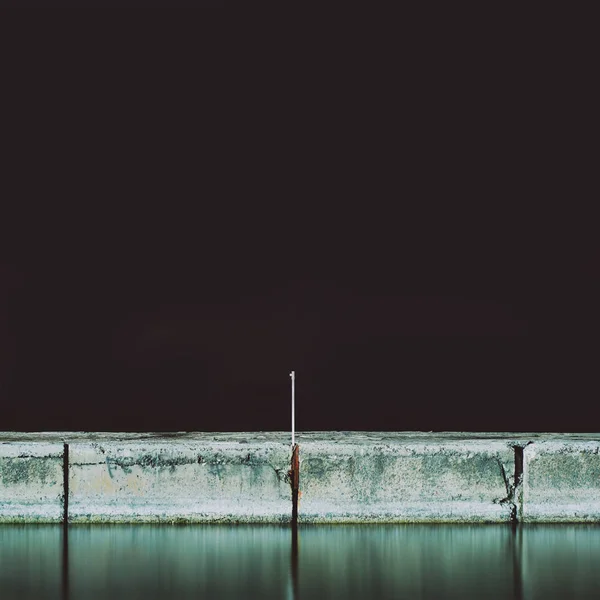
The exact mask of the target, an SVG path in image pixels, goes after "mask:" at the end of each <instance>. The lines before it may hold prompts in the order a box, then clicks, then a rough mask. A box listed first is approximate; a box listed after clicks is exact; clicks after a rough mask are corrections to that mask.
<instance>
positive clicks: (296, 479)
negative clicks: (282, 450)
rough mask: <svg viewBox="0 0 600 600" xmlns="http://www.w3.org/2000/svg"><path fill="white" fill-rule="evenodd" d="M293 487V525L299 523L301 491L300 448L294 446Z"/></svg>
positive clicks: (296, 445)
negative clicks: (299, 497)
mask: <svg viewBox="0 0 600 600" xmlns="http://www.w3.org/2000/svg"><path fill="white" fill-rule="evenodd" d="M290 483H291V485H292V524H293V525H296V524H297V523H298V490H299V489H300V447H299V446H298V444H294V447H293V448H292V465H291V469H290Z"/></svg>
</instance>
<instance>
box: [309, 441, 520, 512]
mask: <svg viewBox="0 0 600 600" xmlns="http://www.w3.org/2000/svg"><path fill="white" fill-rule="evenodd" d="M299 443H300V448H301V451H300V493H301V498H300V501H299V508H298V516H299V521H300V522H309V523H315V522H328V523H338V522H351V523H355V522H505V521H510V520H511V518H513V513H514V510H515V508H514V504H513V502H512V500H513V487H514V470H515V464H514V450H513V448H512V447H511V445H510V443H509V442H507V441H502V440H478V439H475V440H464V439H463V440H460V439H458V440H457V439H447V438H444V437H443V436H439V437H437V436H434V435H430V436H427V437H418V436H413V437H409V436H406V435H405V436H398V435H394V434H356V435H351V436H346V435H344V434H337V435H336V434H333V435H332V434H313V435H308V436H307V435H300V436H299Z"/></svg>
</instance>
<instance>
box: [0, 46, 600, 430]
mask: <svg viewBox="0 0 600 600" xmlns="http://www.w3.org/2000/svg"><path fill="white" fill-rule="evenodd" d="M186 44H187V42H185V40H178V42H177V47H178V48H180V50H181V53H182V55H185V56H187V55H189V54H190V53H189V52H188V50H189V49H186V47H185V45H186ZM163 50H164V48H163V46H161V45H157V46H156V47H155V48H154V47H153V48H147V49H146V48H144V50H143V52H151V53H152V56H151V57H150V56H145V55H144V56H142V54H140V53H142V50H139V51H138V50H132V52H131V54H130V53H126V54H124V55H123V56H119V57H118V60H115V59H109V57H107V56H106V55H104V54H102V52H99V53H97V54H96V55H94V56H91V55H90V56H88V57H87V58H86V59H85V61H83V62H82V63H81V64H79V63H77V57H74V56H72V55H71V54H70V53H71V50H68V51H66V54H65V57H64V60H65V61H68V63H69V64H71V63H73V65H72V67H71V71H70V73H71V74H72V73H74V72H76V73H77V77H78V79H77V85H74V83H73V78H72V77H71V78H69V77H67V78H66V79H65V80H59V78H58V76H57V74H56V72H55V71H54V66H52V65H50V64H45V63H44V61H45V60H46V58H45V53H44V52H41V53H37V54H35V57H32V60H31V62H30V64H29V65H28V67H27V68H21V67H20V66H19V65H16V63H15V65H16V66H15V67H14V69H15V77H17V78H20V79H19V81H21V84H22V86H21V84H19V86H21V87H19V86H16V87H15V86H13V87H10V86H9V85H8V83H7V84H6V85H7V89H9V88H10V89H12V90H13V94H12V95H11V99H12V100H13V106H12V108H8V109H7V112H6V115H7V119H6V121H7V127H6V131H4V132H3V137H4V142H5V145H6V147H7V148H8V150H9V151H8V152H7V154H6V156H7V159H6V161H5V163H3V177H4V179H3V188H2V202H3V205H2V209H3V212H2V219H1V221H0V225H1V226H2V228H3V233H2V236H0V242H1V253H0V394H1V400H2V409H3V410H2V423H1V425H0V429H4V430H11V429H17V430H70V429H71V430H130V431H136V430H138V431H139V430H142V431H143V430H222V431H227V430H281V429H287V428H288V426H289V421H290V417H289V376H288V373H289V371H290V370H292V369H294V370H295V371H296V373H297V426H298V428H299V429H300V430H315V429H338V430H343V429H372V430H377V429H381V430H410V429H414V430H425V431H429V430H474V431H476V430H481V431H498V430H513V431H544V430H553V431H590V430H592V431H593V430H597V429H598V426H597V422H596V421H595V420H594V419H593V416H594V414H595V410H596V403H597V399H598V393H597V392H598V383H597V380H598V376H597V374H596V371H597V355H598V353H597V351H595V347H596V346H597V343H598V327H597V323H598V320H597V317H596V313H597V311H598V306H600V303H599V302H598V300H599V298H598V291H597V290H598V285H597V284H598V267H599V263H598V256H599V255H598V251H597V232H596V231H595V229H596V228H595V223H596V222H597V221H596V220H595V219H593V218H592V217H591V216H590V215H591V214H592V213H590V214H588V215H586V214H583V213H582V212H581V210H579V209H578V210H577V211H572V210H570V207H571V206H574V204H575V203H576V202H577V201H579V200H584V201H590V200H593V199H594V198H595V196H594V194H593V193H591V189H592V188H590V186H589V180H590V173H591V172H592V171H593V170H594V169H595V168H596V167H595V165H594V164H593V162H592V161H591V159H590V157H592V156H593V153H588V152H585V151H582V150H585V148H584V146H583V145H582V143H580V142H582V140H583V138H584V137H585V136H584V133H583V132H585V131H586V129H585V127H584V125H585V123H583V124H579V125H578V124H577V121H576V119H577V118H578V116H579V115H582V114H585V111H584V110H583V108H582V107H581V106H580V105H579V104H581V103H579V104H578V107H579V108H578V109H577V110H575V111H571V112H570V113H568V115H567V113H565V110H566V109H565V106H566V104H564V103H563V104H560V103H559V102H558V95H557V94H551V95H544V94H541V93H539V94H538V93H537V91H538V90H537V88H536V86H539V90H541V89H542V84H541V83H536V82H537V81H538V79H539V78H540V73H541V72H542V71H541V67H540V65H536V70H535V73H536V77H537V79H534V78H531V77H529V76H524V77H522V78H520V79H518V80H517V79H515V80H514V81H512V83H510V84H509V85H500V84H499V83H498V80H497V72H496V71H492V70H489V69H488V67H489V65H488V67H486V69H488V70H487V71H484V72H482V71H481V69H479V67H477V68H475V71H473V72H476V73H477V77H478V79H477V82H478V83H477V85H476V86H471V87H469V86H470V85H471V84H470V83H469V82H470V81H471V80H472V73H473V72H471V73H470V74H469V73H467V74H466V79H465V80H464V82H462V83H461V82H460V81H459V80H458V79H457V77H458V76H457V74H456V69H455V68H454V66H453V65H451V64H448V65H443V64H442V62H440V61H441V58H440V57H439V56H438V57H437V58H436V57H432V58H431V61H430V62H429V63H428V65H429V66H427V67H424V66H423V64H424V63H423V61H425V60H426V58H425V57H424V56H423V57H420V58H419V57H415V58H413V59H411V61H409V67H410V69H409V70H410V73H409V72H408V71H406V72H404V71H403V74H402V76H401V78H400V80H398V81H399V82H400V83H401V84H402V85H400V83H398V81H396V79H394V78H393V77H391V76H390V73H389V72H388V71H386V70H385V67H384V65H383V63H382V64H381V65H380V64H379V63H368V64H367V63H364V61H363V62H361V61H360V60H358V58H360V53H359V54H358V55H357V57H358V58H357V60H356V61H351V60H347V61H345V62H344V61H341V57H338V59H339V60H337V59H336V56H337V55H336V56H334V55H335V52H333V53H332V55H331V56H328V57H327V60H328V62H326V64H324V65H323V66H322V67H321V68H320V69H317V70H314V71H311V70H310V69H309V68H308V66H307V67H306V68H307V71H306V73H304V74H303V75H302V77H304V80H303V81H304V83H303V82H302V81H300V80H297V79H295V78H294V77H292V78H290V77H287V78H286V77H284V75H285V73H283V72H282V71H281V69H279V67H275V66H273V68H272V70H268V69H267V72H266V77H265V80H262V79H261V78H260V76H259V75H257V72H258V70H259V67H258V66H257V64H254V63H252V60H251V59H250V58H247V57H246V56H245V55H241V56H237V59H236V60H237V61H238V62H235V61H234V60H233V58H235V57H231V60H229V62H228V64H227V66H226V67H224V66H223V62H222V61H223V60H224V59H223V57H221V62H219V60H217V58H213V60H212V61H209V62H208V63H207V65H206V66H205V67H204V68H203V70H201V71H197V69H196V67H195V66H194V68H193V69H192V68H191V65H189V64H188V63H186V62H185V61H179V60H175V61H173V60H171V61H167V60H166V59H165V57H164V56H163V54H161V53H162V52H163ZM136 53H137V54H136ZM274 54H276V53H274V52H273V51H272V50H266V49H265V56H264V59H265V60H266V61H268V62H269V61H272V60H274V59H275V57H274ZM436 56H437V55H436ZM33 58H35V60H33ZM434 59H435V60H434ZM438 59H439V60H438ZM336 61H337V62H336ZM117 62H118V63H119V64H118V65H117V64H116V63H117ZM317 62H318V63H319V64H320V63H321V62H323V61H317ZM75 63H77V64H75ZM109 63H110V64H111V66H110V68H109V67H108V64H109ZM346 63H347V64H346ZM78 65H79V66H78ZM431 65H436V69H438V70H439V74H438V75H437V76H434V75H433V74H432V71H431V68H432V67H431ZM313 66H315V65H314V63H313ZM555 68H556V65H554V63H553V65H552V69H551V71H552V77H556V71H555ZM67 70H68V69H67ZM358 71H360V72H361V75H359V74H358ZM571 71H572V70H571V69H570V67H569V72H571ZM285 72H287V71H285ZM24 73H27V78H26V79H27V81H29V82H35V85H36V86H37V88H36V90H35V91H33V92H31V93H25V92H24V91H23V90H24V89H25V87H24V86H25V79H24V78H25V75H23V74H24ZM274 73H277V78H276V81H277V85H275V83H274V81H275V80H272V77H273V76H274V75H273V74H274ZM482 73H488V74H489V75H490V76H489V78H488V79H487V80H486V81H484V79H485V78H484V74H482ZM298 77H300V75H298ZM399 77H400V76H399ZM6 78H7V81H8V78H9V74H8V72H7V74H6ZM409 79H410V81H412V83H409ZM584 79H585V78H584ZM584 79H582V81H583V80H584ZM587 79H589V78H587ZM307 81H308V82H307ZM269 82H270V84H269ZM394 82H396V83H394ZM531 82H533V83H531ZM396 84H397V85H396ZM528 86H529V88H528ZM568 89H569V90H570V91H571V92H572V93H573V94H575V91H574V90H575V89H576V88H575V86H574V84H573V85H571V86H570V87H569V88H568ZM48 90H53V93H52V94H49V93H48ZM585 97H586V96H585V94H581V95H579V96H577V98H585ZM549 99H550V100H549ZM551 99H554V100H556V102H555V103H554V104H552V103H551ZM292 100H294V102H292ZM578 102H579V100H578ZM8 123H10V124H14V126H15V135H14V136H10V135H9V133H10V132H9V127H8ZM578 132H580V133H578ZM567 155H568V156H567ZM596 196H597V195H596ZM66 201H67V202H66ZM13 210H14V211H15V214H14V215H13ZM572 212H574V213H575V218H572V215H571V213H572ZM17 213H18V214H17Z"/></svg>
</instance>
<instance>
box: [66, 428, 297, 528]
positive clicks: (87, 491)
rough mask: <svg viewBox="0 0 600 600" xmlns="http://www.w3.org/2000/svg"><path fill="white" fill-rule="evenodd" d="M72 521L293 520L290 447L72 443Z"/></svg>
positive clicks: (219, 442) (179, 441) (201, 441)
mask: <svg viewBox="0 0 600 600" xmlns="http://www.w3.org/2000/svg"><path fill="white" fill-rule="evenodd" d="M69 456H70V461H69V462H70V465H69V521H70V522H73V523H77V522H102V521H110V522H131V521H135V522H142V521H144V522H160V521H166V522H206V521H213V522H214V521H223V522H289V520H290V515H291V500H290V498H291V491H290V486H289V483H288V481H287V472H288V470H289V447H288V446H287V445H286V444H285V443H283V442H279V443H278V442H276V441H272V440H271V441H269V440H266V439H265V440H257V439H249V440H245V441H242V440H241V439H238V440H235V441H230V440H227V439H217V438H213V439H210V438H208V439H207V436H195V437H194V436H187V437H177V438H172V439H168V438H155V439H146V440H117V441H110V440H109V441H98V442H83V441H77V442H75V443H72V444H70V452H69Z"/></svg>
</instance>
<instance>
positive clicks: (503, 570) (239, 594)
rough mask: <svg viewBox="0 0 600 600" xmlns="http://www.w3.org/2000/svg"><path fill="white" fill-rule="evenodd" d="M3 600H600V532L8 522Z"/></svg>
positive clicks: (0, 586)
mask: <svg viewBox="0 0 600 600" xmlns="http://www.w3.org/2000/svg"><path fill="white" fill-rule="evenodd" d="M0 598H2V599H3V600H4V599H12V598H15V599H16V598H18V599H23V600H25V599H29V598H31V599H33V598H36V599H40V600H44V599H50V598H56V599H60V600H67V599H69V600H79V599H90V600H95V599H110V600H116V599H119V598H124V599H125V598H126V599H128V600H130V599H137V598H140V599H142V598H143V599H144V600H152V599H159V598H160V599H163V598H164V599H166V598H195V599H197V598H257V599H258V598H260V599H265V600H269V599H271V598H273V599H275V598H277V599H290V600H297V599H298V598H302V599H320V598H331V599H338V598H339V599H342V598H344V599H355V598H356V599H358V598H365V599H371V598H373V599H378V598H386V599H387V598H389V599H392V598H407V599H408V598H410V599H420V598H431V599H433V598H450V599H454V598H457V599H458V598H461V599H462V598H478V599H479V598H491V599H496V598H498V599H500V598H507V599H508V598H518V599H536V598H539V599H542V598H543V599H553V598H557V599H558V598H561V599H563V598H600V526H593V525H574V526H570V525H554V526H550V525H535V526H534V525H530V526H518V527H515V528H513V527H511V526H503V525H473V526H470V525H381V526H379V525H338V526H316V525H315V526H308V525H307V526H300V527H299V528H298V530H297V532H296V534H294V531H293V530H292V528H291V527H280V526H241V525H240V526H228V525H199V526H168V525H160V526H153V525H132V526H129V525H110V526H109V525H107V526H99V525H93V526H86V525H72V526H70V527H69V528H68V530H63V528H62V527H60V526H56V527H55V526H51V525H46V526H43V525H37V526H32V525H22V526H21V525H3V526H0Z"/></svg>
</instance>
